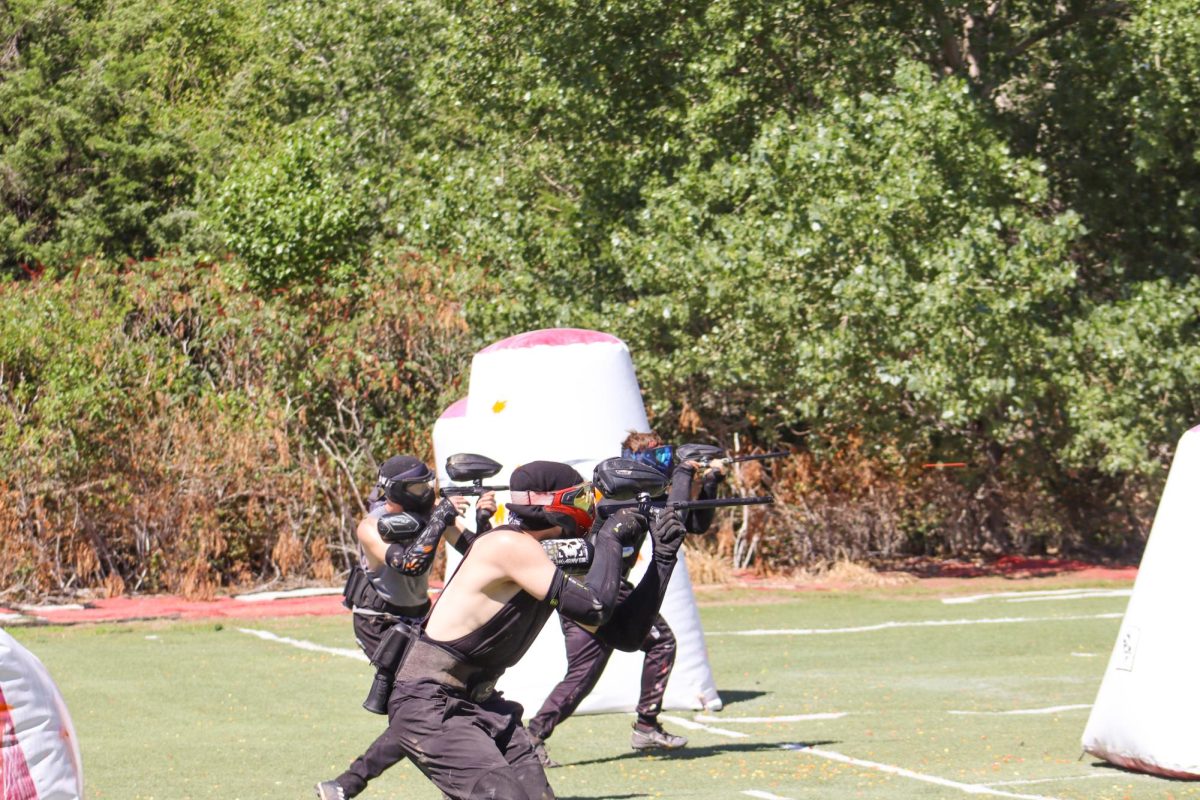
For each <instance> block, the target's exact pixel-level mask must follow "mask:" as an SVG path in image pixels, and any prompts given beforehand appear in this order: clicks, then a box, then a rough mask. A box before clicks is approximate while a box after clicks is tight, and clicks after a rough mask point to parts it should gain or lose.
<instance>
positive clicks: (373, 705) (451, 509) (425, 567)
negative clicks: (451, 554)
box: [316, 455, 496, 800]
mask: <svg viewBox="0 0 1200 800" xmlns="http://www.w3.org/2000/svg"><path fill="white" fill-rule="evenodd" d="M434 478H435V475H434V473H433V470H431V469H430V468H429V467H428V466H427V465H426V464H425V463H424V462H423V461H421V460H420V459H417V458H414V457H413V456H408V455H401V456H394V457H392V458H389V459H388V460H387V461H385V462H384V463H383V465H382V466H381V467H380V468H379V477H378V481H377V483H376V486H375V489H374V490H373V492H372V495H371V498H372V504H371V510H370V511H369V512H368V514H367V516H365V517H363V519H362V520H361V521H360V522H359V523H358V528H357V531H356V533H357V535H358V545H359V563H358V564H356V565H355V566H354V567H353V568H352V569H351V570H350V577H349V578H348V579H347V581H346V589H345V592H344V595H345V600H344V603H345V604H346V605H347V606H348V607H349V608H351V610H352V611H353V617H354V636H355V639H356V640H357V641H358V645H359V647H361V648H362V649H363V652H364V653H366V654H367V657H368V658H370V659H371V663H372V664H374V665H376V668H377V670H378V671H377V673H376V683H375V685H374V686H372V692H371V696H370V697H368V699H367V701H366V702H365V703H364V704H363V705H364V706H367V707H368V710H370V711H374V712H375V713H378V714H383V713H386V708H387V706H386V704H387V695H388V694H389V693H390V689H391V676H392V674H393V672H394V669H395V667H396V664H395V663H384V662H388V661H395V660H398V659H399V657H400V656H401V655H402V654H403V652H404V649H405V648H406V647H407V644H408V639H409V635H410V634H411V632H412V630H413V627H414V626H416V625H419V624H420V622H421V620H422V619H424V617H425V615H426V614H427V613H428V612H429V609H430V602H429V568H430V567H431V566H432V565H433V559H434V556H435V555H436V551H437V543H438V540H439V539H440V538H441V537H442V535H443V534H445V536H446V539H447V540H448V541H449V542H450V543H451V544H452V545H457V546H460V547H462V549H464V550H465V549H466V543H467V540H468V539H469V538H470V537H471V536H472V535H474V534H472V533H471V532H470V531H468V530H466V529H465V528H464V526H463V524H462V520H461V519H460V515H461V514H462V513H463V511H464V510H465V509H466V507H467V505H468V504H469V502H470V500H469V499H468V498H466V497H464V496H461V495H452V496H450V497H447V498H445V499H443V500H442V502H441V503H439V504H438V506H437V507H436V508H435V507H434V505H433V500H434V486H433V484H434ZM495 511H496V499H495V494H494V493H492V492H488V493H486V494H484V495H482V496H481V497H480V498H479V502H478V503H477V504H476V511H475V520H476V528H477V530H480V531H482V530H486V529H487V528H488V527H489V525H490V522H489V520H490V518H491V516H492V514H493V513H495ZM385 653H386V654H388V655H387V656H385V655H384V654H385ZM403 758H404V752H403V751H402V750H401V749H400V748H398V747H396V746H395V745H394V743H392V742H391V740H390V739H389V738H388V737H387V736H380V737H379V738H378V739H376V740H375V742H374V743H372V744H371V746H370V747H369V748H368V749H367V751H366V752H365V753H363V754H362V755H361V756H359V757H358V758H357V759H355V761H354V763H353V764H351V765H350V768H349V769H348V770H346V772H344V773H342V774H341V775H339V776H338V777H337V778H336V779H335V780H332V781H323V782H321V783H319V784H317V787H316V789H317V797H319V798H321V800H345V798H349V797H354V796H356V795H358V794H359V793H361V792H362V791H363V790H364V789H365V788H366V786H367V783H368V782H369V781H370V780H371V779H372V778H375V777H376V776H378V775H380V774H382V773H383V771H384V770H386V769H387V768H388V767H390V766H392V765H393V764H395V763H397V762H398V761H400V760H401V759H403Z"/></svg>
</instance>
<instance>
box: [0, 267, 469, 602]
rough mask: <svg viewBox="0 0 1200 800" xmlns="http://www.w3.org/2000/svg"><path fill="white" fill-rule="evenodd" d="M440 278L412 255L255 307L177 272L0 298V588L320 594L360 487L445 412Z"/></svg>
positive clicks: (453, 363)
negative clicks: (299, 589) (299, 586)
mask: <svg viewBox="0 0 1200 800" xmlns="http://www.w3.org/2000/svg"><path fill="white" fill-rule="evenodd" d="M460 278H461V276H459V275H457V274H456V273H455V272H453V271H450V272H447V271H446V270H445V268H444V267H442V266H441V265H437V264H431V263H430V262H428V261H426V260H424V259H421V258H419V257H416V256H412V255H403V254H400V255H396V256H394V257H392V258H389V259H387V260H386V261H381V262H379V263H373V264H370V265H367V267H366V268H365V269H364V274H363V277H362V280H361V282H356V283H354V284H353V285H349V284H348V285H344V286H341V287H336V288H335V287H324V288H310V289H305V290H296V291H293V292H288V293H280V294H278V295H275V296H273V297H271V298H270V299H268V300H263V299H260V298H258V297H257V296H256V295H255V294H253V293H251V292H248V291H245V290H243V289H240V288H238V287H237V286H236V285H231V284H230V283H229V282H228V281H227V280H226V278H225V276H224V274H223V270H221V269H219V268H217V267H214V266H211V265H204V264H194V263H189V262H184V261H163V262H147V263H140V264H135V265H132V266H131V267H129V268H128V269H127V270H125V271H122V272H117V271H115V270H114V269H113V268H112V266H111V265H107V264H92V265H89V266H88V267H87V268H85V269H83V270H81V272H80V273H79V275H78V276H76V277H72V278H67V279H65V280H61V281H53V280H49V279H42V280H38V281H33V282H28V283H20V284H3V285H0V319H3V320H4V324H3V326H2V327H0V431H3V435H2V437H0V463H3V465H4V467H3V471H2V472H0V531H3V532H4V533H5V536H4V538H3V547H4V551H3V553H0V555H6V556H11V557H10V558H3V559H0V585H3V586H4V587H6V589H5V591H6V593H7V594H9V595H13V594H16V595H21V596H39V595H44V594H47V593H62V592H67V591H70V590H72V589H77V588H81V587H85V586H104V587H107V589H108V591H112V592H120V591H124V590H141V591H164V590H165V591H173V592H182V593H184V594H188V595H190V596H205V595H209V594H211V593H212V592H213V591H214V590H215V589H216V588H217V587H220V586H246V585H249V584H253V583H270V582H274V581H279V580H297V579H304V578H319V579H329V578H331V577H332V576H333V574H334V573H335V572H337V571H340V570H342V569H344V568H345V567H346V565H347V564H348V563H349V558H350V556H351V554H352V551H353V533H352V531H353V527H352V526H353V524H354V522H356V521H357V518H358V517H359V515H360V514H361V513H362V511H363V500H362V497H363V492H362V490H361V487H362V486H364V485H366V484H368V483H369V482H370V481H371V480H372V479H373V475H374V469H375V465H376V464H377V463H378V462H379V461H381V460H382V459H383V458H385V457H386V456H388V455H391V454H392V453H394V452H398V451H407V452H414V453H417V454H419V455H421V456H426V457H427V456H429V455H430V453H429V440H428V429H429V426H430V425H431V424H432V422H433V420H434V419H435V418H436V417H437V415H438V413H440V411H441V410H442V409H443V408H444V407H445V405H446V404H447V403H448V402H449V401H450V400H451V399H457V397H458V395H459V391H460V390H459V388H458V384H459V382H460V381H461V380H462V373H463V369H464V366H465V364H466V356H467V355H469V353H470V349H469V345H468V344H467V331H466V328H465V324H464V322H463V318H462V314H461V311H460V309H459V307H458V305H457V303H456V302H455V300H454V299H453V298H454V297H455V296H456V295H457V292H458V291H459V290H464V291H465V290H466V289H467V287H466V286H464V285H462V283H461V280H460Z"/></svg>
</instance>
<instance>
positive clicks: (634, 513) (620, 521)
mask: <svg viewBox="0 0 1200 800" xmlns="http://www.w3.org/2000/svg"><path fill="white" fill-rule="evenodd" d="M646 525H647V520H646V517H645V515H644V514H642V513H641V512H640V511H638V510H637V509H636V508H621V509H618V510H617V511H616V512H615V513H614V514H613V515H612V516H611V517H609V518H608V519H606V520H605V521H604V525H602V526H601V528H600V530H599V532H598V533H597V534H596V536H597V538H599V537H601V536H605V535H608V536H612V537H613V538H614V539H616V540H617V541H618V542H620V543H621V547H633V546H636V545H637V543H638V541H639V540H640V539H641V536H642V534H644V533H645V532H646Z"/></svg>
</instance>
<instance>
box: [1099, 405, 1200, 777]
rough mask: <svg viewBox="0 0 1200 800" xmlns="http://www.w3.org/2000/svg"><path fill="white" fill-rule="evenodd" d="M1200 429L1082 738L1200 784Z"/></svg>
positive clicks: (1113, 758)
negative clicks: (1199, 673) (1198, 618)
mask: <svg viewBox="0 0 1200 800" xmlns="http://www.w3.org/2000/svg"><path fill="white" fill-rule="evenodd" d="M1197 487H1200V427H1198V428H1193V429H1192V430H1190V431H1188V432H1187V433H1185V434H1184V435H1183V437H1182V438H1181V439H1180V440H1179V446H1178V448H1177V449H1176V451H1175V460H1174V461H1173V463H1172V464H1171V471H1170V473H1169V474H1168V476H1167V485H1166V487H1165V488H1164V489H1163V494H1162V499H1161V500H1160V501H1159V504H1158V513H1157V514H1156V515H1155V517H1154V527H1153V528H1152V529H1151V531H1150V538H1149V540H1148V541H1147V542H1146V550H1145V552H1144V553H1143V554H1142V563H1141V566H1140V568H1139V569H1138V576H1137V580H1136V581H1135V583H1134V586H1133V596H1132V597H1130V599H1129V606H1128V607H1127V608H1126V610H1125V618H1124V620H1123V621H1122V623H1121V630H1120V633H1119V634H1118V635H1117V643H1116V646H1115V647H1114V648H1113V653H1112V657H1111V658H1109V661H1108V668H1107V670H1106V671H1105V673H1104V679H1103V681H1102V682H1101V684H1100V691H1099V693H1098V694H1097V695H1096V702H1095V704H1094V705H1093V706H1092V712H1091V716H1090V717H1089V718H1088V722H1087V727H1086V728H1085V729H1084V732H1083V749H1084V750H1086V751H1087V752H1089V753H1091V754H1092V755H1095V756H1099V757H1100V758H1102V759H1104V760H1105V761H1109V762H1112V763H1113V764H1116V765H1118V766H1121V767H1125V768H1127V769H1134V770H1139V771H1143V772H1152V773H1156V774H1159V775H1165V776H1170V777H1174V778H1200V722H1198V720H1200V692H1197V691H1196V669H1197V665H1200V634H1198V633H1197V631H1196V629H1195V628H1193V627H1192V625H1193V624H1194V623H1195V611H1196V609H1197V608H1200V581H1198V580H1196V570H1197V568H1198V567H1200V493H1197Z"/></svg>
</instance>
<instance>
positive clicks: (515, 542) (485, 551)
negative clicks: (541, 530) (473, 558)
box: [472, 527, 546, 561]
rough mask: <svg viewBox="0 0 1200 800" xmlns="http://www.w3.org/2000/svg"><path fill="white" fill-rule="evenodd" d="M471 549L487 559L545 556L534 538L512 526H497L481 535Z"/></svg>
mask: <svg viewBox="0 0 1200 800" xmlns="http://www.w3.org/2000/svg"><path fill="white" fill-rule="evenodd" d="M472 549H473V550H475V551H478V553H479V555H481V556H485V557H486V558H488V559H489V560H492V559H493V558H501V559H503V560H506V561H507V560H511V559H521V560H524V559H528V558H542V559H545V558H546V553H545V551H544V550H543V549H542V546H541V545H540V544H539V543H538V541H537V540H536V539H534V538H533V537H532V536H530V535H529V534H527V533H522V532H521V531H519V530H516V529H514V528H505V527H501V528H497V529H495V530H493V531H491V532H490V533H488V534H487V535H486V536H481V537H480V538H479V539H478V540H477V541H476V542H475V545H474V547H473V548H472Z"/></svg>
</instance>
